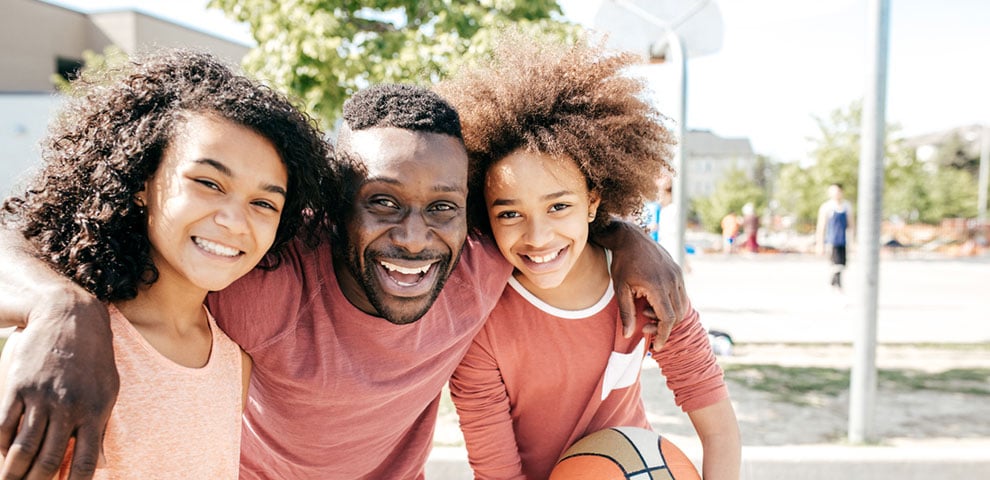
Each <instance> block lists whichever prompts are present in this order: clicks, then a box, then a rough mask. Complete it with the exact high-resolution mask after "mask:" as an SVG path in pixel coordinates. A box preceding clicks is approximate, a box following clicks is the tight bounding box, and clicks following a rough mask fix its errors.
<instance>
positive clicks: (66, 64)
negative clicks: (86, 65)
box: [55, 57, 83, 81]
mask: <svg viewBox="0 0 990 480" xmlns="http://www.w3.org/2000/svg"><path fill="white" fill-rule="evenodd" d="M82 67H83V61H82V60H76V59H74V58H64V57H58V58H56V59H55V72H56V73H58V74H59V76H60V77H62V78H64V79H65V80H66V81H72V80H75V79H76V77H78V76H79V70H82Z"/></svg>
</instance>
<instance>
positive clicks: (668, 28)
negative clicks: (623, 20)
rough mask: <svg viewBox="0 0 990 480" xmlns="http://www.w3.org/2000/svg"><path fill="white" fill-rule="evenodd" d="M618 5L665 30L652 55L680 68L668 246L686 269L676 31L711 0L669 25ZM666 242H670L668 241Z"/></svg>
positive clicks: (682, 94) (682, 109) (682, 62)
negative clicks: (671, 232) (672, 217)
mask: <svg viewBox="0 0 990 480" xmlns="http://www.w3.org/2000/svg"><path fill="white" fill-rule="evenodd" d="M612 1H613V2H614V3H616V4H617V5H618V6H620V7H622V8H624V9H626V10H628V11H630V12H632V13H633V14H635V15H637V16H638V17H640V18H642V19H644V20H646V21H648V22H650V23H652V24H653V25H656V26H657V27H660V28H661V29H662V30H663V32H664V33H663V37H662V38H661V39H660V40H659V41H658V42H657V43H655V44H654V45H653V48H651V51H652V52H651V53H656V54H659V55H662V56H663V61H664V63H667V62H670V63H671V64H673V65H675V66H676V68H677V81H676V82H675V91H676V92H677V93H676V95H675V96H674V98H675V99H676V101H675V103H674V104H673V114H674V115H673V117H674V118H673V120H674V122H675V123H676V127H675V129H676V130H675V132H674V133H675V134H676V136H677V145H676V146H675V147H674V152H673V153H674V155H673V159H672V162H671V163H672V165H671V166H672V167H673V168H674V171H675V172H676V175H674V178H673V179H672V183H671V187H672V200H673V201H672V202H671V203H672V205H673V207H674V209H673V210H674V215H675V217H676V223H675V228H674V238H672V239H670V242H669V243H668V245H670V252H669V253H670V254H671V256H673V257H674V261H675V262H677V264H678V265H680V266H681V267H684V261H685V256H686V253H687V252H686V249H685V241H684V232H685V230H686V229H687V211H688V209H687V202H688V197H687V177H688V175H687V171H686V169H685V168H684V139H685V135H686V133H687V71H688V70H687V59H688V56H687V50H686V49H685V46H684V42H682V41H681V38H680V36H679V35H678V34H677V32H676V31H675V30H674V29H675V28H676V27H677V25H679V24H681V23H683V22H684V21H686V20H688V19H689V18H691V17H692V16H694V15H695V14H697V13H698V12H699V11H701V10H702V9H703V8H704V7H705V6H706V5H707V4H708V3H710V1H709V0H704V1H699V2H697V4H696V5H695V8H694V9H692V10H690V11H688V12H687V13H686V14H685V15H683V16H682V17H681V18H680V19H678V20H677V21H676V22H666V21H664V20H663V19H661V18H659V17H657V16H656V15H653V14H652V13H650V12H648V11H646V10H644V9H642V8H640V7H639V6H637V5H636V4H634V3H632V2H630V1H628V0H612ZM665 243H666V242H665Z"/></svg>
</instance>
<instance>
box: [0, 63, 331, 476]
mask: <svg viewBox="0 0 990 480" xmlns="http://www.w3.org/2000/svg"><path fill="white" fill-rule="evenodd" d="M75 88H76V92H74V93H75V95H73V97H72V98H70V99H68V100H66V101H67V103H68V104H67V106H66V108H65V109H64V110H63V111H62V113H61V115H60V116H59V117H58V119H57V121H56V122H55V123H54V124H53V126H52V128H51V130H50V132H49V137H48V139H47V141H46V143H45V145H44V150H43V160H44V164H43V166H42V169H41V171H40V172H39V173H38V174H37V175H36V176H35V177H34V178H33V179H32V180H31V181H30V182H29V183H28V185H27V188H26V189H25V191H24V193H23V194H21V195H20V196H14V197H11V198H8V199H7V200H6V201H5V202H4V203H3V211H2V214H3V217H2V220H3V223H4V225H5V227H6V228H10V229H13V230H15V231H17V232H19V233H20V234H21V235H22V236H23V237H24V238H25V239H26V241H27V244H28V245H29V246H30V247H31V248H32V249H33V250H34V253H35V254H36V255H37V256H39V257H40V258H42V259H44V260H46V261H47V262H48V263H49V264H50V266H51V267H52V268H53V269H55V270H56V271H58V272H59V273H61V274H63V275H66V276H68V277H70V278H72V279H73V280H74V281H75V282H76V283H78V284H79V285H81V286H83V287H84V288H86V289H87V290H88V291H89V292H90V293H91V294H93V295H94V296H95V297H97V298H98V299H99V300H101V301H103V302H105V303H106V304H107V305H108V310H109V312H110V329H111V331H112V334H113V350H114V359H115V362H116V366H117V370H118V373H119V378H120V390H119V394H118V396H117V402H116V404H115V407H114V409H113V411H112V413H111V415H110V418H109V420H108V422H107V429H106V435H105V437H104V441H103V448H104V453H105V459H106V461H105V463H102V464H101V465H98V466H97V468H96V473H95V477H94V478H98V479H101V478H163V479H164V478H175V479H179V478H211V479H223V478H228V479H235V478H237V477H238V466H239V459H240V449H239V446H240V436H241V412H242V409H243V402H244V401H245V398H246V394H247V385H248V379H249V376H250V371H251V360H250V358H249V357H248V356H247V355H246V354H245V353H244V352H243V351H241V350H240V348H239V347H238V346H237V344H235V343H234V342H233V341H232V340H231V339H230V338H228V337H227V336H226V335H225V334H224V333H223V332H222V331H221V330H220V329H219V328H218V327H217V324H216V322H215V321H214V319H213V317H212V316H211V315H210V312H209V311H208V310H207V309H206V308H205V306H204V300H205V299H206V295H207V292H210V291H215V290H220V289H223V288H224V287H226V286H227V285H229V284H230V283H232V282H233V281H234V280H236V279H237V278H239V277H241V276H243V275H244V274H246V273H247V272H249V271H250V270H251V269H253V268H255V266H256V265H258V263H259V262H261V261H262V260H263V258H266V255H270V256H269V257H267V260H265V261H264V264H265V265H268V266H274V265H275V264H276V263H278V257H277V253H278V250H279V249H280V248H281V247H282V246H283V245H284V244H286V242H288V241H289V240H290V239H291V238H293V237H294V236H295V235H296V232H297V230H299V228H300V227H301V226H303V225H310V224H312V223H315V222H313V221H312V220H311V218H320V215H323V213H322V212H321V211H320V208H319V205H316V204H311V203H310V202H311V200H312V199H317V198H320V194H321V183H322V181H323V179H326V178H327V176H326V175H327V169H328V167H329V164H328V158H329V157H330V151H329V147H328V146H327V144H326V143H325V142H324V141H323V137H322V134H321V133H320V132H319V130H318V129H317V128H316V127H315V125H314V123H313V122H312V121H311V120H310V119H309V118H308V117H307V116H306V115H304V114H302V113H300V112H299V111H298V110H296V109H295V108H294V107H293V106H292V105H291V104H290V103H289V101H288V100H287V99H286V98H284V97H283V96H282V95H280V94H278V93H276V92H274V91H272V90H270V89H269V88H266V87H264V86H262V85H260V84H258V83H255V82H253V81H251V80H249V79H247V78H245V77H243V76H240V75H237V74H235V73H234V72H233V71H231V70H230V69H229V68H228V67H227V66H225V65H224V64H222V63H221V62H219V61H217V60H216V59H215V58H213V57H212V56H209V55H206V54H199V53H193V52H188V51H181V50H178V51H164V52H160V53H157V54H153V55H151V56H148V57H145V58H140V59H137V60H135V61H133V62H132V63H130V64H128V65H127V66H126V67H123V68H121V69H120V70H119V71H112V72H108V73H104V74H103V76H100V77H97V76H84V78H83V79H80V80H78V81H76V82H75ZM94 328H97V326H96V325H94ZM18 337H19V335H18V334H17V333H15V334H14V335H12V336H11V337H10V339H9V341H8V343H7V345H6V348H4V350H3V360H2V361H3V365H4V366H3V367H2V372H0V373H2V374H3V375H5V374H6V372H7V368H8V366H9V364H8V362H9V361H10V358H11V357H13V356H15V355H18V351H19V346H20V339H19V338H18ZM94 381H96V380H94ZM31 421H32V418H28V417H27V416H25V418H24V419H23V422H31ZM75 435H76V436H77V437H79V438H82V437H83V436H85V435H92V432H87V431H82V430H80V431H78V432H75ZM86 440H87V441H86V442H79V444H80V451H79V452H77V453H80V454H81V453H82V452H81V449H82V445H83V444H84V443H85V444H86V445H87V446H90V445H94V444H98V441H93V440H94V439H92V438H89V437H86ZM48 447H51V448H63V447H64V446H48ZM79 457H80V455H77V456H75V458H79ZM72 458H73V456H72V454H71V453H70V454H69V455H67V457H66V461H65V462H64V464H63V466H62V470H61V472H60V478H65V477H67V476H68V475H69V469H70V468H71V469H72V470H73V474H74V475H75V474H78V473H79V472H84V471H86V470H89V469H91V468H92V466H91V465H90V466H87V465H81V464H79V465H76V464H73V462H72ZM12 473H15V474H17V475H21V474H23V473H24V472H12Z"/></svg>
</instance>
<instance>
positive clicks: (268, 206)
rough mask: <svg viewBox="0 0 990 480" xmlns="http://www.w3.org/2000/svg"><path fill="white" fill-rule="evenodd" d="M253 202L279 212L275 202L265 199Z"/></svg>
mask: <svg viewBox="0 0 990 480" xmlns="http://www.w3.org/2000/svg"><path fill="white" fill-rule="evenodd" d="M253 203H254V204H255V205H257V206H259V207H261V208H267V209H269V210H271V211H273V212H277V211H278V207H276V206H275V204H274V203H271V202H268V201H265V200H258V201H256V202H253Z"/></svg>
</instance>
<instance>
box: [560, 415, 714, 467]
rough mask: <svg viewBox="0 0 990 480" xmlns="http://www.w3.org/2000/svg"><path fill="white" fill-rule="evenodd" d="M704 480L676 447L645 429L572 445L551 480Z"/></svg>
mask: <svg viewBox="0 0 990 480" xmlns="http://www.w3.org/2000/svg"><path fill="white" fill-rule="evenodd" d="M625 479H629V480H660V479H663V480H701V476H700V475H698V471H697V470H696V469H695V468H694V464H692V463H691V460H689V459H688V458H687V456H686V455H684V452H682V451H681V449H679V448H677V446H676V445H674V444H673V443H671V442H670V440H667V439H666V438H663V437H661V436H660V435H658V434H656V433H654V432H651V431H649V430H646V429H643V428H636V427H613V428H606V429H604V430H599V431H597V432H595V433H592V434H590V435H588V436H586V437H584V438H582V439H581V440H578V441H577V443H575V444H574V445H571V448H568V449H567V451H566V452H564V455H562V456H561V457H560V460H558V461H557V466H555V467H554V468H553V471H552V472H550V480H625Z"/></svg>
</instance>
